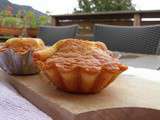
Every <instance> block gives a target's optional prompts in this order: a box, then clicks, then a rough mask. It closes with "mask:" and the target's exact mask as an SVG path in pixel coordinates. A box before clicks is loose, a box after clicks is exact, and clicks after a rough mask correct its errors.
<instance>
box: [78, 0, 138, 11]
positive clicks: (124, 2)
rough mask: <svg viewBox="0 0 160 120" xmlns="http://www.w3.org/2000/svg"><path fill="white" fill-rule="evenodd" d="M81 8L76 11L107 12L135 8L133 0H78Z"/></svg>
mask: <svg viewBox="0 0 160 120" xmlns="http://www.w3.org/2000/svg"><path fill="white" fill-rule="evenodd" d="M78 2H79V9H75V12H106V11H120V10H135V7H134V5H133V4H132V0H78Z"/></svg>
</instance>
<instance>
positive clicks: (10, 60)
mask: <svg viewBox="0 0 160 120" xmlns="http://www.w3.org/2000/svg"><path fill="white" fill-rule="evenodd" d="M44 47H45V45H44V43H43V41H42V40H41V39H37V38H11V39H9V40H7V41H6V42H5V43H4V44H3V45H1V48H0V67H1V68H2V69H3V70H4V71H6V72H7V73H9V74H14V75H29V74H36V73H39V72H40V70H39V69H38V67H37V66H36V65H35V63H34V62H33V60H32V53H33V51H35V50H37V49H42V48H44Z"/></svg>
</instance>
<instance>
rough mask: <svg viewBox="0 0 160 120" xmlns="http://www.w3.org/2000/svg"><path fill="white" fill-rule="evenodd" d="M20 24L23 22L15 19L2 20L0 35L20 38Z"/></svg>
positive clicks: (6, 18)
mask: <svg viewBox="0 0 160 120" xmlns="http://www.w3.org/2000/svg"><path fill="white" fill-rule="evenodd" d="M19 22H21V20H18V19H17V18H15V17H4V18H3V19H1V21H0V23H1V25H0V35H11V36H19V35H20V34H21V32H22V28H21V27H20V26H19V25H20V23H19Z"/></svg>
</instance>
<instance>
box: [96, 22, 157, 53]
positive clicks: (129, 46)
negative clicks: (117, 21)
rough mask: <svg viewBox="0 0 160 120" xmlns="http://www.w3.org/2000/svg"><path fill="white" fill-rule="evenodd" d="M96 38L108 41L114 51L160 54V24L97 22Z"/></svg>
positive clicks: (107, 43)
mask: <svg viewBox="0 0 160 120" xmlns="http://www.w3.org/2000/svg"><path fill="white" fill-rule="evenodd" d="M94 40H98V41H102V42H104V43H106V45H107V46H108V48H109V49H111V50H113V51H122V52H133V53H144V54H160V25H153V26H139V27H133V26H132V27H131V26H112V25H101V24H96V25H95V27H94Z"/></svg>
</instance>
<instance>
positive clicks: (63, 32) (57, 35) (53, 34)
mask: <svg viewBox="0 0 160 120" xmlns="http://www.w3.org/2000/svg"><path fill="white" fill-rule="evenodd" d="M77 30H78V25H69V26H42V27H40V29H39V33H38V37H39V38H41V39H43V41H44V42H45V44H46V45H48V46H50V45H53V44H54V43H55V42H57V41H58V40H60V39H66V38H74V37H75V36H76V33H77Z"/></svg>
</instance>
